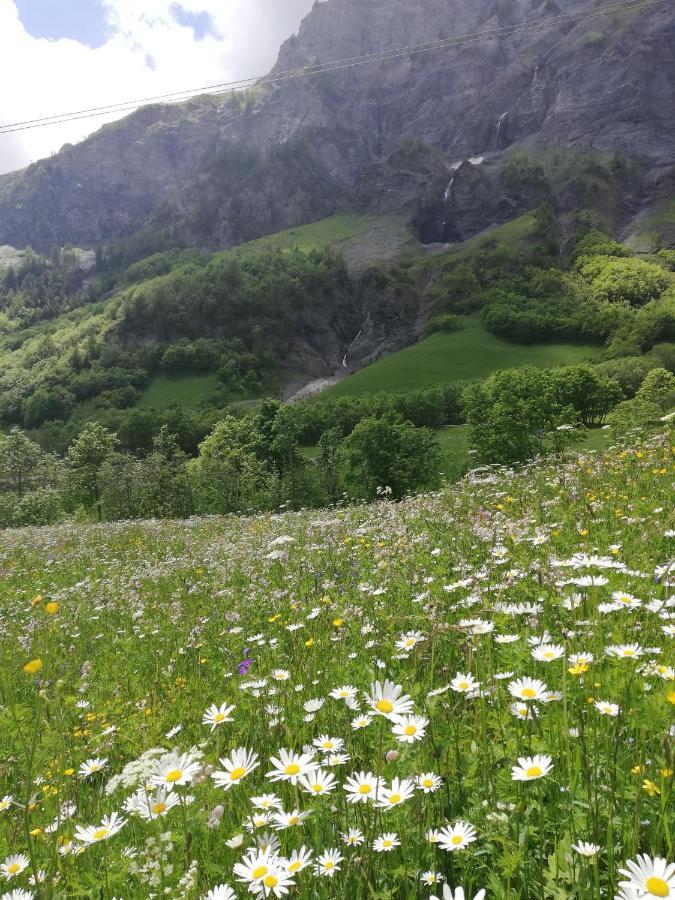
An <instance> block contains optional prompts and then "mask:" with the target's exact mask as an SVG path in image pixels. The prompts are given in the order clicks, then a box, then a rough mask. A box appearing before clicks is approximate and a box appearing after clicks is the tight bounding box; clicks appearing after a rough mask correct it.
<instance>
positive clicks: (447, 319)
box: [424, 313, 466, 337]
mask: <svg viewBox="0 0 675 900" xmlns="http://www.w3.org/2000/svg"><path fill="white" fill-rule="evenodd" d="M465 324H466V323H465V321H464V319H462V318H461V316H453V315H452V313H445V314H444V315H441V316H434V318H433V319H429V321H428V322H427V324H426V328H425V329H424V334H425V337H428V336H429V335H430V334H435V333H436V332H438V331H442V332H443V333H444V334H452V333H453V332H455V331H461V329H462V328H464V325H465Z"/></svg>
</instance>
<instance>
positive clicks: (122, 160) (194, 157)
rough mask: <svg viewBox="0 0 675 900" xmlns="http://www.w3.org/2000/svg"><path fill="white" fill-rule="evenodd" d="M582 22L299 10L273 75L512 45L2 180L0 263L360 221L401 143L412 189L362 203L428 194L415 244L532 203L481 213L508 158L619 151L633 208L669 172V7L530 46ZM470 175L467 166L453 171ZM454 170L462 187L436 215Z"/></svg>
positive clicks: (408, 67) (409, 10) (412, 67)
mask: <svg viewBox="0 0 675 900" xmlns="http://www.w3.org/2000/svg"><path fill="white" fill-rule="evenodd" d="M598 5H599V4H598V3H597V2H595V0H566V2H565V3H564V4H562V3H556V2H553V0H508V2H507V0H472V2H471V3H466V2H464V0H368V3H364V2H363V0H325V2H321V3H317V4H315V7H314V9H313V10H312V11H311V13H310V14H309V15H308V16H307V18H306V19H305V20H304V22H303V24H302V27H301V29H300V32H299V34H298V35H297V36H296V37H294V38H292V39H291V40H289V41H287V42H286V43H285V44H284V45H283V47H282V48H281V51H280V54H279V60H278V63H277V66H276V67H275V73H277V74H279V73H282V72H284V71H288V70H290V69H295V68H298V67H301V66H310V65H314V64H316V63H317V62H325V61H328V60H335V59H346V58H349V57H355V56H358V55H361V54H364V53H370V52H373V51H376V50H381V49H384V48H391V47H401V46H410V45H413V44H419V43H423V42H428V41H433V40H437V39H440V38H450V37H453V36H460V35H466V34H473V33H478V32H491V33H493V32H495V31H496V30H498V29H502V30H503V29H506V28H510V27H512V26H518V27H521V26H522V30H518V31H517V32H516V33H513V34H510V35H509V36H504V37H492V38H490V39H484V40H476V41H471V42H466V43H463V44H461V45H460V46H455V47H452V48H447V49H443V50H435V51H433V52H429V53H414V54H406V55H403V56H401V57H399V58H396V59H391V60H389V61H386V62H378V63H373V64H369V65H367V66H360V67H353V68H344V69H339V70H336V71H333V72H329V73H322V74H318V75H311V76H308V77H306V78H297V79H291V80H288V81H281V82H278V83H275V84H268V85H265V86H259V87H258V88H256V89H254V90H252V91H250V92H248V93H247V94H246V95H237V96H234V97H232V96H230V97H220V98H218V97H205V98H199V99H196V100H192V101H190V102H188V103H185V104H180V105H175V106H153V107H149V108H146V109H142V110H139V111H138V112H136V113H134V114H133V115H131V116H129V117H127V118H126V119H124V120H122V121H121V122H118V123H115V124H112V125H108V126H105V127H104V128H102V129H101V130H100V131H99V132H97V133H96V134H95V135H93V136H92V137H91V138H89V139H88V140H86V141H84V142H83V143H81V144H78V145H77V146H74V147H67V148H64V149H63V150H62V151H61V152H60V153H59V154H57V155H56V156H54V157H53V158H51V159H49V160H43V161H42V162H40V163H36V164H34V165H32V166H30V167H29V168H28V169H26V170H25V171H24V172H22V173H18V174H16V173H15V174H13V175H11V176H4V177H2V178H0V244H11V245H13V246H17V247H22V246H25V245H27V244H29V243H30V244H32V245H33V246H35V247H37V248H40V249H47V248H49V247H51V246H52V245H63V244H66V243H72V244H77V245H78V246H84V247H92V246H95V245H97V244H99V243H101V242H104V241H108V240H110V239H113V238H117V237H121V236H124V235H131V234H134V233H135V232H137V231H139V230H140V229H143V228H145V229H146V231H147V232H149V233H158V232H161V233H162V234H163V235H164V240H165V241H166V242H168V243H189V244H198V245H202V246H206V247H224V246H229V245H232V244H235V243H238V242H241V241H243V240H247V239H250V238H253V237H256V236H259V235H261V234H265V233H271V232H273V231H277V230H279V229H281V228H284V227H289V226H292V225H297V224H300V223H302V222H307V221H311V220H312V219H316V218H320V217H321V216H324V215H327V214H329V213H331V212H332V211H334V210H335V209H338V208H341V207H343V206H345V205H348V204H353V202H354V201H355V200H356V201H357V202H358V201H360V202H363V200H364V198H365V197H366V196H372V193H373V192H372V190H370V191H369V189H368V185H369V183H370V181H371V176H372V175H373V173H376V174H377V172H378V167H379V170H380V173H379V175H377V177H378V178H382V179H385V180H386V174H387V173H386V168H387V167H389V170H390V172H393V171H394V169H395V163H392V162H391V160H392V158H393V157H395V155H396V154H397V153H398V152H400V148H401V146H402V145H403V147H404V148H405V147H406V142H409V141H420V142H422V143H423V144H424V145H426V146H427V147H429V148H431V150H430V151H429V171H428V172H425V170H424V168H422V169H420V168H419V167H416V165H408V166H407V168H406V167H405V166H403V167H402V168H400V169H399V171H398V173H397V176H398V177H397V178H391V179H390V180H389V184H388V186H387V194H386V195H380V196H379V198H378V199H377V203H378V204H383V203H384V204H386V205H388V207H390V208H399V209H400V208H410V207H411V204H412V200H411V197H412V194H413V193H414V190H415V188H416V187H418V188H420V189H421V192H422V194H423V195H426V192H428V193H429V204H428V207H429V210H431V212H430V213H429V215H428V219H429V221H431V220H438V221H436V224H435V225H433V227H432V226H431V225H430V226H428V227H429V228H430V229H431V230H430V237H432V238H438V239H443V240H452V239H456V238H457V237H458V236H464V237H466V236H467V234H468V232H470V231H475V230H479V229H480V228H483V227H486V226H487V225H489V224H490V223H491V221H493V220H500V217H501V218H502V219H503V217H505V216H507V215H508V214H509V209H511V210H512V211H516V210H517V209H518V208H519V207H520V206H521V205H522V204H524V203H526V202H530V200H531V199H532V198H528V197H527V196H525V195H521V196H513V192H511V193H509V191H508V190H507V191H505V192H502V191H501V188H500V192H499V194H500V197H499V199H503V200H505V201H506V205H505V206H504V205H502V207H501V208H498V209H495V204H494V202H493V200H494V191H493V187H494V183H495V182H494V179H495V178H496V179H497V180H498V179H499V174H498V169H499V166H498V164H496V163H495V162H494V160H498V159H499V157H500V156H501V155H503V154H505V153H509V152H512V151H513V149H514V148H517V147H526V148H528V149H529V150H530V152H533V153H537V152H540V151H542V150H547V149H549V148H552V147H562V148H571V149H573V150H575V151H578V152H582V151H583V152H594V153H600V154H603V153H606V154H612V153H617V152H619V153H621V154H623V155H625V156H626V157H628V158H631V159H633V158H634V159H635V160H636V161H637V162H638V163H639V165H640V173H641V175H640V178H641V184H643V185H644V186H645V188H644V189H645V192H646V194H645V196H646V195H647V194H648V193H649V192H650V191H651V192H652V193H653V192H654V190H655V189H656V188H657V186H658V185H659V184H660V183H661V180H662V179H663V178H664V177H665V176H666V173H667V172H668V171H669V170H670V169H672V166H673V164H674V163H675V120H674V119H673V117H672V97H673V96H674V94H675V55H674V54H673V41H672V34H673V30H674V29H675V7H673V5H672V4H671V3H665V2H664V3H656V4H654V5H648V6H642V7H638V8H634V9H631V10H624V11H621V12H616V13H613V14H612V15H608V16H603V17H599V18H586V19H583V20H580V21H577V22H570V21H568V22H565V23H562V24H558V25H556V26H547V27H542V28H532V27H531V26H532V25H536V24H537V23H539V24H541V23H544V22H545V21H546V20H547V19H549V18H550V17H551V16H559V15H562V14H563V13H564V14H567V15H569V14H577V13H578V14H592V13H593V11H594V10H595V9H596V8H597V7H598ZM409 149H410V148H409V147H408V150H409ZM479 156H483V157H485V159H486V162H485V164H484V165H478V164H475V163H465V162H464V161H465V160H468V159H471V158H473V159H475V158H476V157H479ZM419 161H420V160H419V159H418V160H417V162H419ZM458 163H462V166H463V169H462V170H461V171H459V176H460V177H459V178H458V180H457V183H456V184H455V183H453V184H452V186H451V187H450V190H449V194H448V197H447V202H446V199H445V192H446V190H447V189H448V186H449V184H450V180H451V176H452V174H453V168H452V167H453V166H454V165H456V164H458ZM467 166H470V168H467ZM474 170H475V171H474ZM434 173H435V174H434ZM446 176H449V177H446ZM437 179H438V183H437ZM439 184H443V188H442V191H441V194H440V195H439V194H438V186H439ZM528 190H530V188H528ZM434 192H435V193H434ZM534 194H537V190H536V186H535V189H534ZM432 195H434V196H432ZM439 196H440V198H441V199H442V200H443V204H444V206H445V205H449V206H450V212H451V213H452V216H450V215H448V216H445V213H446V212H447V211H448V210H447V209H441V206H440V203H441V201H440V200H439ZM434 197H435V199H434ZM533 199H535V200H536V199H537V197H536V196H535V197H534V198H533ZM484 201H490V202H484ZM425 203H426V201H425ZM434 203H435V204H436V206H437V209H436V210H435V211H433V210H432V207H433V205H434ZM481 211H482V212H481ZM636 212H637V211H632V213H633V214H636ZM444 217H445V219H446V226H443V224H442V223H443V221H444ZM451 218H452V221H453V222H454V223H455V224H453V225H449V224H447V223H449V222H450V220H451ZM457 223H460V224H459V225H457ZM425 227H427V226H425ZM444 228H445V229H448V228H450V229H457V228H459V230H458V231H455V232H453V231H452V230H450V231H448V230H446V231H444V230H443V229H444Z"/></svg>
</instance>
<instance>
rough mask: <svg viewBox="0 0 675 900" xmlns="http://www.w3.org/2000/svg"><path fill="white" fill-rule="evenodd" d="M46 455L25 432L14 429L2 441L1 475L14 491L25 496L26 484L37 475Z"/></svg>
mask: <svg viewBox="0 0 675 900" xmlns="http://www.w3.org/2000/svg"><path fill="white" fill-rule="evenodd" d="M43 457H44V454H43V452H42V449H41V447H40V446H39V444H36V443H35V441H31V440H30V438H28V437H26V435H25V434H24V433H23V431H20V430H19V429H18V428H16V427H15V428H12V430H11V431H10V433H9V434H8V435H7V436H6V437H3V438H2V439H1V440H0V474H1V477H2V479H3V481H8V482H9V483H10V485H11V487H12V490H14V491H16V492H17V493H18V494H23V492H24V489H25V487H26V482H27V481H29V480H30V478H31V476H32V475H33V474H34V473H35V471H36V469H37V468H38V466H39V464H40V462H41V461H42V459H43Z"/></svg>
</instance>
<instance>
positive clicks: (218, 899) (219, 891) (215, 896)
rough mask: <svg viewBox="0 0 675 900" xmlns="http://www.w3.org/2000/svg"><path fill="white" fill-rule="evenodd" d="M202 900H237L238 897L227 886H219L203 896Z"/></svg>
mask: <svg viewBox="0 0 675 900" xmlns="http://www.w3.org/2000/svg"><path fill="white" fill-rule="evenodd" d="M202 900H237V895H236V894H235V893H234V891H233V890H232V888H231V887H230V886H229V885H227V884H217V885H216V886H215V887H213V888H211V890H210V891H209V892H208V893H207V894H204V895H203V896H202Z"/></svg>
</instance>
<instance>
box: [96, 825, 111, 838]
mask: <svg viewBox="0 0 675 900" xmlns="http://www.w3.org/2000/svg"><path fill="white" fill-rule="evenodd" d="M109 834H110V829H109V828H97V829H96V831H95V832H94V835H93V837H94V840H95V841H102V840H103V838H106V837H108V835H109Z"/></svg>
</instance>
